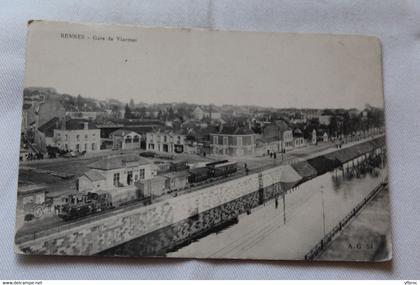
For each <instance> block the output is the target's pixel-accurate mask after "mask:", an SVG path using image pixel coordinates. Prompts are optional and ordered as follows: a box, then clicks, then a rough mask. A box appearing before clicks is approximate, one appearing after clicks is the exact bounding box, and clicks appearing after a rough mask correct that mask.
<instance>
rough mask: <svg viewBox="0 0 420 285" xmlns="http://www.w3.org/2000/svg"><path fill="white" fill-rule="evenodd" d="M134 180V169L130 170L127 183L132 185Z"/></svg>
mask: <svg viewBox="0 0 420 285" xmlns="http://www.w3.org/2000/svg"><path fill="white" fill-rule="evenodd" d="M132 182H133V171H132V170H130V171H128V172H127V185H131V183H132Z"/></svg>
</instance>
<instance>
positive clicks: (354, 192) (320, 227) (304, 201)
mask: <svg viewBox="0 0 420 285" xmlns="http://www.w3.org/2000/svg"><path fill="white" fill-rule="evenodd" d="M339 175H341V172H339ZM332 176H333V173H332V172H331V173H326V174H324V175H321V176H318V177H316V178H314V179H312V180H310V181H307V182H306V183H304V184H302V185H300V186H299V187H298V188H296V189H294V190H293V191H291V192H289V193H288V194H287V195H286V198H285V205H286V224H284V211H283V199H282V198H281V197H280V198H279V204H278V208H277V209H276V208H275V203H274V200H271V201H269V202H267V203H266V204H265V206H260V207H258V208H255V209H253V210H252V213H251V215H246V214H244V215H241V216H240V217H239V222H238V223H237V224H235V225H232V226H231V227H229V228H226V229H224V230H222V231H220V232H218V233H213V234H210V235H208V236H206V237H204V238H201V239H200V240H198V241H196V242H193V243H191V244H190V245H188V246H185V247H183V248H181V249H179V250H178V251H176V252H171V253H168V256H173V257H191V256H194V257H203V258H222V257H228V258H259V259H303V258H304V256H305V254H306V253H308V251H309V250H310V249H311V248H312V247H313V246H314V245H315V244H316V243H317V242H318V241H319V240H320V239H321V238H322V237H323V235H324V222H323V216H324V215H325V232H326V233H328V232H329V231H330V230H331V229H332V228H333V227H334V226H336V225H337V224H338V223H339V222H340V220H341V219H343V218H344V217H345V216H346V215H347V214H348V213H349V212H350V211H351V210H352V209H353V208H354V207H355V206H356V205H357V204H358V203H359V202H360V201H362V200H363V199H364V198H365V197H366V196H367V195H368V193H369V192H370V191H371V190H372V189H373V188H375V186H377V185H378V184H379V183H380V182H382V181H383V180H384V178H385V177H386V168H385V169H382V170H380V172H379V175H378V176H377V177H373V176H371V175H369V174H367V175H366V176H364V177H361V178H353V179H351V180H344V181H343V179H342V178H340V179H339V180H338V181H335V180H334V179H333V178H332ZM323 200H324V207H323V206H322V204H323Z"/></svg>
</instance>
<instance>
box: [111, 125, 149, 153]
mask: <svg viewBox="0 0 420 285" xmlns="http://www.w3.org/2000/svg"><path fill="white" fill-rule="evenodd" d="M109 138H110V139H112V149H114V150H126V149H140V147H141V135H140V134H138V133H136V132H133V131H130V130H126V129H119V130H116V131H114V132H112V133H111V134H110V135H109Z"/></svg>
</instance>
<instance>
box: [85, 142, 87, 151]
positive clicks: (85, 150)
mask: <svg viewBox="0 0 420 285" xmlns="http://www.w3.org/2000/svg"><path fill="white" fill-rule="evenodd" d="M85 151H87V143H85Z"/></svg>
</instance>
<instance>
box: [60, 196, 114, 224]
mask: <svg viewBox="0 0 420 285" xmlns="http://www.w3.org/2000/svg"><path fill="white" fill-rule="evenodd" d="M55 208H56V211H57V212H58V216H59V217H60V218H62V219H63V220H65V221H68V220H73V219H77V218H80V217H84V216H87V215H90V214H93V213H96V212H101V211H104V210H107V209H111V208H113V206H112V202H111V195H110V194H109V193H108V192H105V191H98V192H95V193H91V192H88V193H77V194H71V195H68V196H66V197H63V204H62V205H56V206H55Z"/></svg>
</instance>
